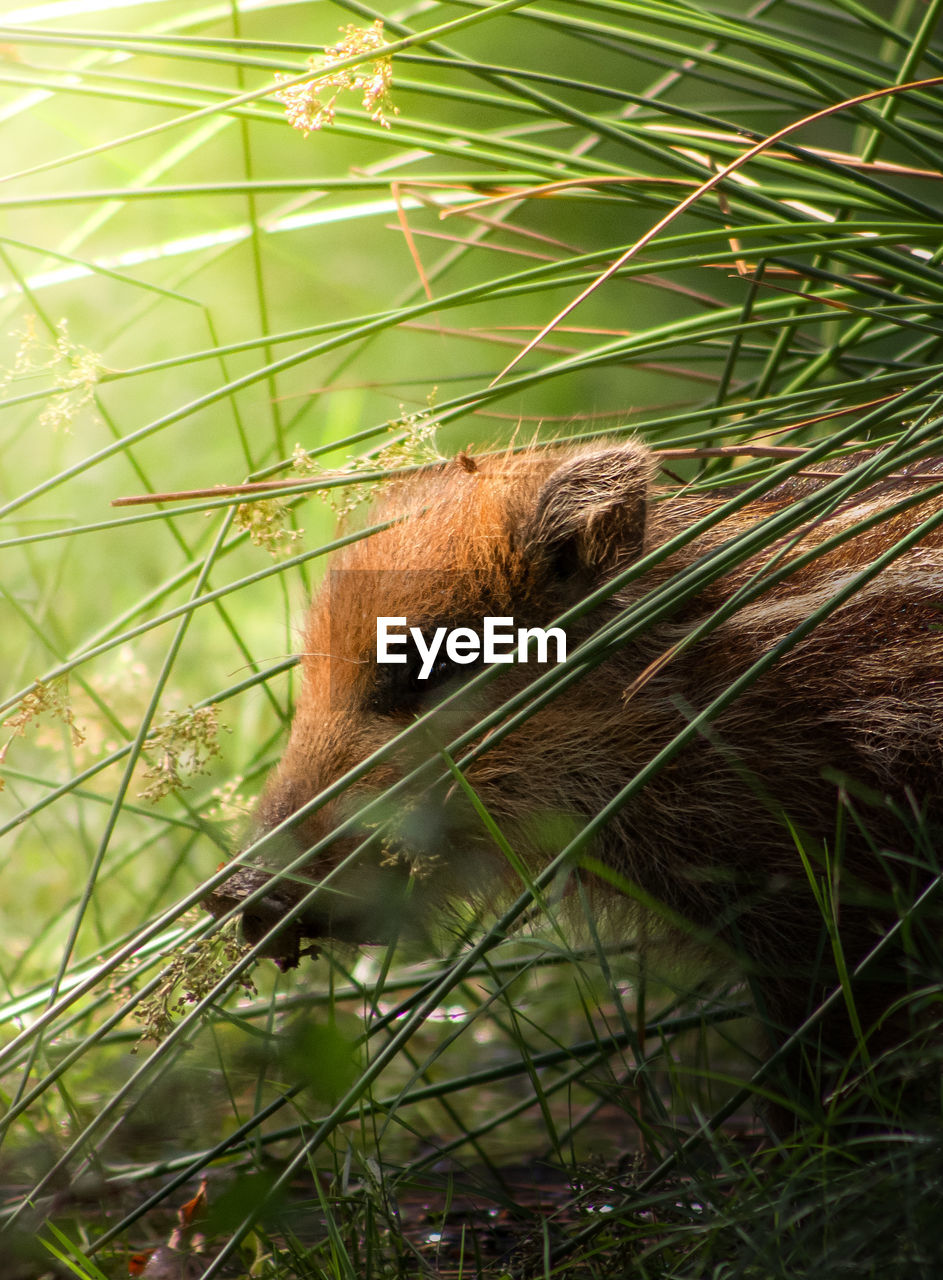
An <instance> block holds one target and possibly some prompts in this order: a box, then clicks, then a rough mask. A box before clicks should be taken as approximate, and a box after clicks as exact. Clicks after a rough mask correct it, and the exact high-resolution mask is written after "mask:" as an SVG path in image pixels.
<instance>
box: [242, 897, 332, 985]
mask: <svg viewBox="0 0 943 1280" xmlns="http://www.w3.org/2000/svg"><path fill="white" fill-rule="evenodd" d="M283 919H284V904H281V903H278V902H276V901H275V898H274V897H268V898H260V899H259V900H258V901H257V902H253V903H252V905H251V906H249V907H246V908H245V910H244V911H243V913H242V936H243V937H244V938H245V940H246V942H248V943H249V945H250V946H253V947H254V946H256V944H257V943H260V942H264V945H263V947H262V948H261V950H260V951H259V955H260V956H270V957H271V958H272V959H273V960H274V961H275V963H276V964H277V965H278V967H279V969H281V970H282V972H283V973H284V972H286V971H287V970H288V969H296V968H297V967H298V961H299V959H300V958H301V931H300V929H299V927H298V924H297V923H296V922H295V921H292V922H291V923H289V924H286V925H283V926H282V928H280V929H278V931H277V932H276V933H273V932H272V931H273V929H275V928H276V926H277V925H278V924H279V922H280V921H282V920H283ZM265 939H267V941H265ZM310 954H312V949H311V948H308V949H306V951H305V955H310ZM314 954H317V952H316V951H315V952H314Z"/></svg>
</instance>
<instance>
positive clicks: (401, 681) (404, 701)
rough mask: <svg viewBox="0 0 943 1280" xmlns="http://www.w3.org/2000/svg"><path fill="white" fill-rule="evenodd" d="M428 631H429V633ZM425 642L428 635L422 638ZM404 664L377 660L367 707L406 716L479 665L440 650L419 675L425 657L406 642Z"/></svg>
mask: <svg viewBox="0 0 943 1280" xmlns="http://www.w3.org/2000/svg"><path fill="white" fill-rule="evenodd" d="M430 634H431V633H430ZM426 643H427V644H428V637H427V639H426ZM406 659H407V660H406V662H405V663H389V664H386V663H382V664H381V663H378V664H377V666H376V668H375V670H376V683H375V684H374V687H373V689H372V691H371V696H370V707H371V709H372V710H373V711H376V712H378V713H379V714H380V715H397V714H399V715H404V714H405V715H409V714H415V713H417V712H419V711H422V710H424V704H425V703H427V702H428V700H429V697H430V695H431V694H433V693H435V692H437V691H438V690H439V689H441V688H442V686H443V685H444V684H446V683H447V682H448V681H449V680H452V679H454V678H455V677H456V676H460V675H462V674H465V673H467V674H471V673H472V671H474V670H476V669H477V668H478V667H479V666H480V665H481V664H480V662H477V661H476V662H474V663H461V664H459V663H457V662H453V661H452V660H451V659H450V658H449V657H447V656H446V655H445V654H444V653H442V652H439V653H437V654H436V656H435V658H434V659H433V661H432V665H431V667H429V668H428V670H427V671H426V674H425V678H423V674H422V673H423V670H424V668H425V662H426V659H425V658H424V656H423V655H422V654H420V652H419V650H418V649H417V648H416V646H415V645H414V644H413V643H412V641H410V643H409V647H408V649H407V651H406Z"/></svg>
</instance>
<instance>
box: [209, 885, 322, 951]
mask: <svg viewBox="0 0 943 1280" xmlns="http://www.w3.org/2000/svg"><path fill="white" fill-rule="evenodd" d="M270 883H271V877H270V876H269V875H267V874H266V873H265V872H264V871H259V870H257V869H255V868H242V869H240V870H238V871H236V872H235V873H234V874H233V875H232V876H230V878H229V880H227V881H226V883H225V884H223V885H221V886H220V887H219V889H217V890H216V892H215V893H213V894H211V895H210V896H209V898H208V899H206V900H205V902H204V905H205V906H206V908H207V909H208V910H209V911H210V912H211V913H212V914H213V915H214V916H217V917H219V916H222V915H225V914H226V913H227V912H228V911H231V910H232V909H233V907H238V906H239V905H240V903H242V902H244V901H245V899H246V898H248V897H250V896H251V895H252V894H253V893H255V892H256V891H257V890H259V889H261V888H263V887H264V886H265V885H268V884H270ZM296 902H297V896H292V895H291V894H290V893H289V892H288V891H287V890H286V889H285V887H283V886H281V885H278V884H276V885H275V887H274V888H271V889H270V890H269V892H268V893H266V894H264V896H262V897H259V898H258V899H256V900H255V901H254V902H251V903H249V904H248V906H246V907H244V908H243V910H242V921H241V923H242V936H243V938H245V940H246V942H248V943H249V945H250V946H253V947H254V946H256V945H258V944H259V943H262V946H261V949H260V951H259V955H260V956H268V957H270V958H271V959H273V960H274V961H275V962H276V964H277V965H278V967H279V968H280V969H282V970H286V969H294V968H295V967H296V966H297V964H298V961H299V959H300V957H301V956H302V955H317V951H316V949H314V948H307V949H306V950H305V951H302V950H301V938H302V932H301V925H300V924H299V923H298V922H297V921H294V920H292V921H289V922H288V923H287V924H282V922H283V921H284V918H285V916H286V914H287V913H288V912H289V911H290V910H291V908H292V906H293V905H295V903H296ZM280 924H281V925H282V927H281V928H277V926H279V925H280Z"/></svg>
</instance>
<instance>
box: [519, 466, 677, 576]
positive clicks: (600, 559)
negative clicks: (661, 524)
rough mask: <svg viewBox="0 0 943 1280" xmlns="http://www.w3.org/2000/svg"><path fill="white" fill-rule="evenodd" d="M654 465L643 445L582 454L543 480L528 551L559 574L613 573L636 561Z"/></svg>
mask: <svg viewBox="0 0 943 1280" xmlns="http://www.w3.org/2000/svg"><path fill="white" fill-rule="evenodd" d="M653 470H654V465H653V463H652V459H651V455H650V454H649V452H648V450H647V449H644V448H642V446H641V445H635V444H626V445H623V446H621V447H619V448H613V449H605V450H600V452H598V453H584V454H581V455H579V456H577V457H575V458H572V459H570V461H568V462H564V463H563V464H562V465H561V466H560V467H558V468H557V470H556V471H554V472H553V473H552V475H551V476H550V477H549V479H548V480H546V481H545V483H544V485H543V487H542V489H541V490H540V493H539V494H538V495H537V506H536V508H535V510H534V515H533V520H532V523H531V526H530V529H529V531H528V532H529V538H528V541H529V542H530V544H531V548H532V550H534V551H537V552H538V554H539V553H542V554H543V555H544V556H549V557H551V559H552V561H553V563H554V566H555V568H556V570H557V572H559V573H560V574H561V575H562V576H566V577H569V576H571V575H572V574H574V573H579V572H583V573H585V572H587V571H589V572H591V573H594V574H595V573H599V572H604V571H606V570H611V569H613V568H614V567H615V565H616V562H617V561H619V560H626V561H628V560H633V559H637V558H638V557H639V556H640V555H641V554H642V549H643V545H644V541H645V517H646V512H647V508H648V495H649V489H650V486H651V480H652V472H653Z"/></svg>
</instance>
